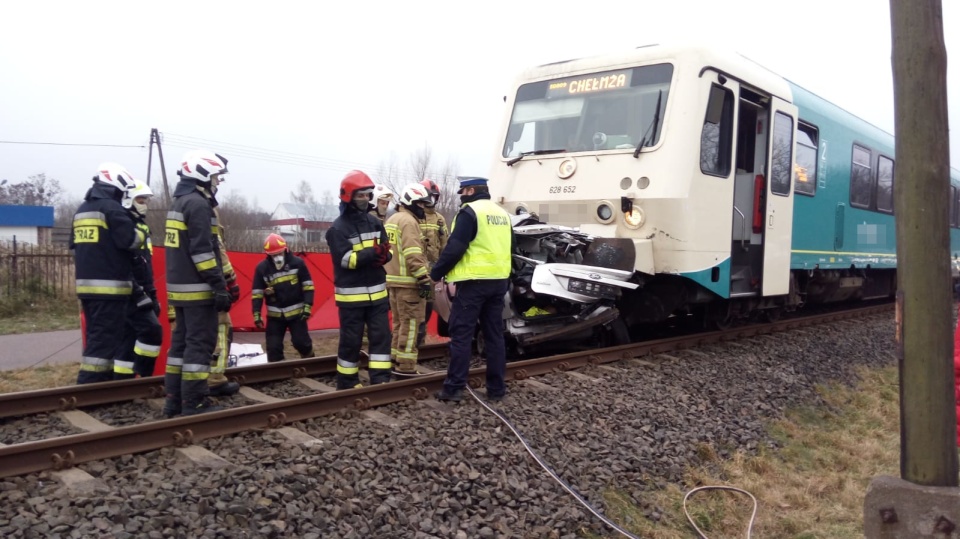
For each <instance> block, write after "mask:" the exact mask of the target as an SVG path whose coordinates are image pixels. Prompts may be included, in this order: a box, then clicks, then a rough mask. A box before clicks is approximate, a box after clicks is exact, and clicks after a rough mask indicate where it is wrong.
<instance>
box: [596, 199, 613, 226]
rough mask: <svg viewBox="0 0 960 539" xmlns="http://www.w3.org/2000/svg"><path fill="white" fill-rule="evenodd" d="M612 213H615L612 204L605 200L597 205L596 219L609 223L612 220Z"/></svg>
mask: <svg viewBox="0 0 960 539" xmlns="http://www.w3.org/2000/svg"><path fill="white" fill-rule="evenodd" d="M614 215H616V214H615V213H614V212H613V206H612V205H610V203H609V202H607V201H606V200H604V201H603V202H601V203H600V204H599V205H597V221H600V222H601V223H603V224H605V225H606V224H610V223H611V222H613V216H614Z"/></svg>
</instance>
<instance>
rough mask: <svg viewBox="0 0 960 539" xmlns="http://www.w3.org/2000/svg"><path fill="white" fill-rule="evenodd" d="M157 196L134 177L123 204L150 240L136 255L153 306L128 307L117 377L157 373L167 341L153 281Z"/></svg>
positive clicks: (137, 268) (138, 274) (137, 270)
mask: <svg viewBox="0 0 960 539" xmlns="http://www.w3.org/2000/svg"><path fill="white" fill-rule="evenodd" d="M152 196H153V191H152V190H151V189H150V186H148V185H147V184H145V183H143V182H142V181H140V180H134V182H133V189H131V190H129V191H127V194H126V196H125V197H124V198H123V207H124V208H125V209H126V210H127V213H128V214H129V215H130V218H131V219H132V220H133V223H134V226H136V227H137V230H139V231H140V232H142V233H143V235H144V237H145V238H146V240H145V241H144V242H143V245H141V246H140V249H138V250H137V252H136V254H135V255H134V263H133V270H134V278H135V279H136V280H137V284H139V285H140V286H141V287H143V291H144V292H145V293H146V294H147V295H148V296H149V297H150V300H151V301H152V303H153V305H152V309H143V308H138V307H137V304H136V302H134V301H130V302H129V304H128V306H127V316H126V324H125V328H124V337H123V345H122V346H121V348H120V350H119V351H118V355H117V357H116V358H115V359H114V362H113V373H114V378H115V379H125V378H133V377H134V376H140V377H144V376H153V368H154V365H155V364H156V362H157V356H159V355H160V345H161V344H162V343H163V328H161V327H160V321H159V320H158V319H157V315H159V314H160V302H159V301H157V287H156V285H155V284H154V281H153V242H152V241H151V239H150V227H149V226H148V225H147V223H146V217H147V202H148V201H149V199H150V197H152Z"/></svg>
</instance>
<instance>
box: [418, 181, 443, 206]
mask: <svg viewBox="0 0 960 539" xmlns="http://www.w3.org/2000/svg"><path fill="white" fill-rule="evenodd" d="M420 185H422V186H424V187H426V188H427V192H428V193H430V196H431V197H433V200H434V202H436V201H437V200H439V199H440V186H439V185H437V182H435V181H433V180H427V179H425V180H423V181H422V182H420Z"/></svg>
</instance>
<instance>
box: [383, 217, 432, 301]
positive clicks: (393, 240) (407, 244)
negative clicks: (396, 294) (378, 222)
mask: <svg viewBox="0 0 960 539" xmlns="http://www.w3.org/2000/svg"><path fill="white" fill-rule="evenodd" d="M386 230H387V240H388V241H389V242H390V252H391V253H393V258H391V259H390V262H387V265H386V266H384V269H386V270H387V285H389V286H398V287H402V288H416V287H417V279H421V278H423V277H426V276H427V259H426V256H425V255H424V253H423V243H424V242H423V236H421V232H420V220H419V219H417V217H416V216H415V215H414V214H413V213H412V212H411V211H410V210H408V209H407V208H404V207H403V206H400V210H399V211H397V213H395V214H393V215H391V216H390V218H389V219H387V226H386Z"/></svg>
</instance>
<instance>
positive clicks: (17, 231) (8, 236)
mask: <svg viewBox="0 0 960 539" xmlns="http://www.w3.org/2000/svg"><path fill="white" fill-rule="evenodd" d="M52 229H53V206H5V205H0V241H13V239H14V237H16V239H17V243H30V244H33V245H47V244H49V243H50V237H51V230H52Z"/></svg>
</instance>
